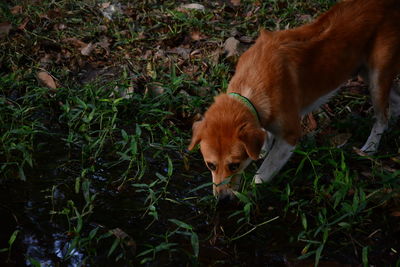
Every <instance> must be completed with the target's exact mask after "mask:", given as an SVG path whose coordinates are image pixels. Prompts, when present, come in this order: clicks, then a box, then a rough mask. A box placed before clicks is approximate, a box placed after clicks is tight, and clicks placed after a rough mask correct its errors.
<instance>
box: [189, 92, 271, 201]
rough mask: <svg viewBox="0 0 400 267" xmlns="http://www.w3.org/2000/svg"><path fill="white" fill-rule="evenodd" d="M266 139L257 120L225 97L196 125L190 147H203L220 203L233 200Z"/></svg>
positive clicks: (230, 98)
mask: <svg viewBox="0 0 400 267" xmlns="http://www.w3.org/2000/svg"><path fill="white" fill-rule="evenodd" d="M265 138H266V131H265V130H264V129H262V128H261V126H260V125H259V122H258V120H257V118H255V117H254V115H253V114H252V113H251V112H250V111H249V110H248V108H247V107H246V106H245V105H243V104H240V103H238V101H237V100H235V99H233V98H232V97H230V96H228V95H226V94H222V95H220V96H218V97H216V99H215V102H214V104H213V105H211V107H210V108H209V109H208V111H207V112H206V113H205V114H204V117H203V119H202V120H200V121H197V122H195V123H194V124H193V135H192V140H191V143H190V145H189V148H188V149H189V150H192V149H193V148H194V147H195V146H196V145H197V144H200V150H201V153H202V155H203V159H204V162H205V164H206V166H207V167H208V169H209V170H210V171H211V173H212V178H213V183H214V186H213V192H214V195H216V196H218V197H219V198H220V199H222V198H226V197H229V198H231V197H232V196H233V191H232V190H237V189H238V187H239V184H240V174H239V173H240V172H241V171H242V170H243V169H244V168H246V167H247V165H248V164H249V163H250V162H251V160H256V159H258V158H259V154H260V151H261V148H262V146H263V144H264V141H265Z"/></svg>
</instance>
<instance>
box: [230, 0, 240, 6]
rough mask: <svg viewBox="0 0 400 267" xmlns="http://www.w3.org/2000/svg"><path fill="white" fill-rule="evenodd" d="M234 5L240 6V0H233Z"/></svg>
mask: <svg viewBox="0 0 400 267" xmlns="http://www.w3.org/2000/svg"><path fill="white" fill-rule="evenodd" d="M231 4H232V5H233V6H240V0H231Z"/></svg>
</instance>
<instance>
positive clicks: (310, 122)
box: [307, 113, 318, 131]
mask: <svg viewBox="0 0 400 267" xmlns="http://www.w3.org/2000/svg"><path fill="white" fill-rule="evenodd" d="M317 127H318V124H317V121H316V120H315V118H314V115H313V114H312V113H308V115H307V128H308V130H309V131H314V130H315V129H317Z"/></svg>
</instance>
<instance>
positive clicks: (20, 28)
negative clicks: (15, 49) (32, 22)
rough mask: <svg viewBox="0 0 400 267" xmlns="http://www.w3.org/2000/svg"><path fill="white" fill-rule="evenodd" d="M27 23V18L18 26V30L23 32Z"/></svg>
mask: <svg viewBox="0 0 400 267" xmlns="http://www.w3.org/2000/svg"><path fill="white" fill-rule="evenodd" d="M28 22H29V18H25V19H24V21H23V22H22V23H21V24H20V25H19V26H18V30H21V31H23V30H25V28H26V25H27V24H28Z"/></svg>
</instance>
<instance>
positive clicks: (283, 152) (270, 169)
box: [254, 138, 295, 184]
mask: <svg viewBox="0 0 400 267" xmlns="http://www.w3.org/2000/svg"><path fill="white" fill-rule="evenodd" d="M294 148H295V146H293V145H290V144H288V143H287V142H286V141H285V140H283V139H280V138H276V140H275V143H274V145H273V146H272V149H271V150H270V151H269V153H268V155H267V157H266V158H265V160H264V162H263V163H262V164H261V167H260V168H259V169H258V171H257V174H256V175H255V176H254V182H255V183H256V184H260V183H263V182H269V181H271V180H272V178H273V177H274V175H275V174H277V173H278V172H279V170H280V169H281V168H282V167H283V165H285V163H286V162H287V161H288V160H289V158H290V156H291V155H292V154H293V149H294Z"/></svg>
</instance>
